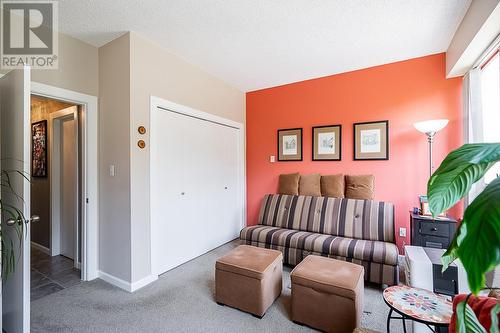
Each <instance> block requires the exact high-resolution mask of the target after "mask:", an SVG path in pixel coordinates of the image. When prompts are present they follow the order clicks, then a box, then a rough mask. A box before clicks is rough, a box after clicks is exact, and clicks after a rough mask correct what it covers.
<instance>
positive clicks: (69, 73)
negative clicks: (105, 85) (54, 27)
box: [0, 33, 99, 96]
mask: <svg viewBox="0 0 500 333" xmlns="http://www.w3.org/2000/svg"><path fill="white" fill-rule="evenodd" d="M98 71H99V66H98V49H97V48H96V47H94V46H92V45H89V44H86V43H84V42H82V41H80V40H78V39H75V38H72V37H70V36H67V35H65V34H61V33H60V34H59V68H58V69H55V70H51V69H35V70H32V71H31V80H32V81H35V82H39V83H44V84H48V85H52V86H56V87H59V88H64V89H69V90H73V91H77V92H80V93H84V94H88V95H92V96H97V95H98V92H99V85H98V84H99V75H98ZM5 72H6V71H0V73H2V74H4V73H5Z"/></svg>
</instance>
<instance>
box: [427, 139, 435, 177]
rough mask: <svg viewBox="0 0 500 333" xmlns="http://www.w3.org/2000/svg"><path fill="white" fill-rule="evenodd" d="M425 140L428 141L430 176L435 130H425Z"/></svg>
mask: <svg viewBox="0 0 500 333" xmlns="http://www.w3.org/2000/svg"><path fill="white" fill-rule="evenodd" d="M426 134H427V141H428V142H429V178H430V177H431V176H432V169H433V165H432V143H433V142H434V135H435V134H436V132H427V133H426Z"/></svg>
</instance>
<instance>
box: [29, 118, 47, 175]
mask: <svg viewBox="0 0 500 333" xmlns="http://www.w3.org/2000/svg"><path fill="white" fill-rule="evenodd" d="M31 176H33V177H47V120H42V121H39V122H36V123H33V124H31Z"/></svg>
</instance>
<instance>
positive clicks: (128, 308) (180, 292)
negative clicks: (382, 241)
mask: <svg viewBox="0 0 500 333" xmlns="http://www.w3.org/2000/svg"><path fill="white" fill-rule="evenodd" d="M238 244H239V241H234V242H231V243H228V244H226V245H224V246H221V247H219V248H217V249H215V250H213V251H211V252H209V253H207V254H205V255H203V256H201V257H199V258H196V259H194V260H192V261H190V262H188V263H186V264H184V265H182V266H180V267H178V268H176V269H174V270H172V271H170V272H167V273H165V274H164V275H162V276H161V277H160V278H159V279H158V281H156V282H154V283H152V284H151V285H148V286H146V287H144V288H143V289H141V290H139V291H137V292H135V293H133V294H130V293H128V292H125V291H123V290H121V289H118V288H116V287H114V286H112V285H109V284H107V283H106V282H104V281H102V280H95V281H91V282H85V283H81V284H79V285H76V286H74V287H70V288H67V289H64V290H61V291H59V292H56V293H54V294H51V295H49V296H46V297H44V298H41V299H38V300H36V301H33V302H32V303H31V332H33V333H36V332H52V333H55V332H92V333H105V332H117V333H118V332H120V333H126V332H205V333H207V332H256V333H257V332H258V333H264V332H313V330H311V329H309V328H307V327H303V326H298V325H296V324H294V323H293V322H291V321H290V314H289V311H290V288H289V286H290V276H289V272H290V268H289V267H285V274H284V284H283V293H282V295H281V296H280V297H279V298H278V300H276V302H275V303H274V304H273V306H272V307H271V308H270V309H269V310H268V312H267V313H266V315H265V316H264V318H263V319H261V320H259V319H257V318H254V317H252V316H251V315H249V314H247V313H244V312H241V311H238V310H235V309H232V308H229V307H222V306H219V305H217V304H216V303H215V302H214V298H213V295H214V265H215V260H216V259H217V258H218V257H220V256H221V255H223V254H225V253H227V252H228V251H229V250H231V249H232V248H234V247H235V246H237V245H238ZM364 310H365V312H364V314H363V326H364V327H367V328H370V329H372V330H375V331H379V332H385V325H386V318H387V313H388V308H387V306H386V305H385V303H384V301H383V300H382V290H381V289H380V287H378V286H372V285H369V286H366V287H365V306H364ZM332 311H335V309H332ZM408 328H410V327H408ZM401 331H402V327H401V322H400V321H397V322H396V321H395V322H394V323H393V324H392V332H401ZM409 332H411V329H410V330H409Z"/></svg>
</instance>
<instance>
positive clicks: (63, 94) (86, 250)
mask: <svg viewBox="0 0 500 333" xmlns="http://www.w3.org/2000/svg"><path fill="white" fill-rule="evenodd" d="M31 94H32V95H37V96H42V97H47V98H51V99H55V100H60V101H63V102H69V103H73V104H77V105H78V106H79V107H80V116H81V120H82V124H81V125H82V133H81V134H82V146H83V147H82V154H81V156H82V161H81V163H80V165H81V166H82V168H83V172H82V182H81V183H82V188H81V189H79V194H80V197H81V198H82V199H83V200H81V203H82V205H83V207H82V216H81V221H82V249H81V258H80V260H81V262H82V265H81V272H82V274H81V276H82V280H83V281H90V280H93V279H96V278H97V277H98V272H99V266H98V263H99V261H98V258H99V252H98V251H99V249H98V244H99V239H98V237H99V214H98V212H99V211H98V209H99V185H98V179H99V178H98V177H99V165H98V152H99V148H98V106H97V97H96V96H91V95H87V94H82V93H78V92H75V91H72V90H67V89H63V88H58V87H54V86H50V85H47V84H43V83H38V82H33V81H32V82H31Z"/></svg>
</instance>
